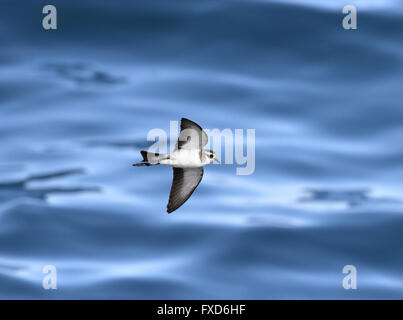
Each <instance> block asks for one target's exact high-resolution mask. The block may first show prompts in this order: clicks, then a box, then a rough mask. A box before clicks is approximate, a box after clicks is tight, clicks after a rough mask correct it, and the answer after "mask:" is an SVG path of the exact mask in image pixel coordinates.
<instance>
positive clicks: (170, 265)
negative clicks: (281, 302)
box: [0, 0, 403, 299]
mask: <svg viewBox="0 0 403 320" xmlns="http://www.w3.org/2000/svg"><path fill="white" fill-rule="evenodd" d="M349 3H350V4H355V5H356V6H357V10H358V30H344V29H343V28H342V19H343V17H344V15H343V14H342V8H343V6H344V5H346V3H345V1H326V3H323V1H319V0H317V1H314V0H310V1H308V0H306V1H305V0H300V1H297V0H295V1H292V0H289V1H269V0H250V1H242V0H203V1H189V0H170V1H156V0H148V1H129V0H119V1H113V2H112V1H99V0H98V1H95V0H87V1H76V0H70V1H62V0H52V1H51V4H53V5H55V6H56V7H57V10H58V29H57V30H53V31H45V30H44V29H43V28H42V17H43V15H42V8H43V6H44V5H46V4H49V3H48V1H47V2H45V1H22V0H6V1H2V3H1V10H0V48H1V49H0V119H1V123H0V148H1V149H0V150H1V151H0V298H1V299H15V298H16V299H32V298H34V299H107V298H112V299H319V298H320V299H363V298H369V299H401V298H403V251H402V250H401V244H402V237H403V196H402V191H403V187H402V183H401V182H402V177H403V166H402V159H403V147H402V136H403V125H402V124H403V105H402V101H403V90H402V72H403V42H402V41H401V39H402V38H401V36H402V32H403V19H402V18H403V4H402V2H401V1H369V0H368V1H364V0H362V1H349ZM181 117H186V118H189V119H192V120H194V121H196V122H197V123H199V124H200V125H202V126H203V127H206V128H219V129H224V128H230V129H235V128H240V129H245V130H246V129H248V128H251V129H256V169H255V172H254V173H253V174H252V175H247V176H240V175H236V167H237V165H236V164H234V165H221V166H218V165H214V166H208V167H207V168H206V170H205V174H204V178H203V181H202V183H201V184H200V186H199V187H198V189H197V190H196V191H195V193H194V195H193V196H192V197H191V199H190V200H189V201H188V202H187V203H186V204H185V205H184V206H183V207H181V208H180V209H179V210H177V211H175V212H174V213H173V214H170V215H168V214H166V212H165V210H166V203H167V200H168V195H169V189H170V185H171V179H172V173H171V169H170V168H167V167H164V166H155V167H141V168H134V167H132V166H131V164H132V163H134V162H137V161H139V160H141V157H140V155H139V150H141V149H144V148H147V146H149V145H150V142H147V132H148V131H149V130H151V129H153V128H162V129H164V130H169V123H170V121H172V120H179V119H180V118H181ZM46 265H54V266H55V267H56V269H57V289H56V290H44V289H43V287H42V280H43V278H44V276H45V275H44V274H43V273H42V270H43V267H44V266H46ZM346 265H353V266H355V267H356V269H357V289H356V290H346V289H344V288H343V286H342V281H343V278H344V276H345V274H343V273H342V270H343V267H344V266H346Z"/></svg>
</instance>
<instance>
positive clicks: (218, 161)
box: [213, 157, 221, 163]
mask: <svg viewBox="0 0 403 320" xmlns="http://www.w3.org/2000/svg"><path fill="white" fill-rule="evenodd" d="M213 160H214V161H215V162H217V163H221V162H220V160H218V159H217V158H216V157H214V159H213Z"/></svg>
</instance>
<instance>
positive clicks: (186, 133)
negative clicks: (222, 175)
mask: <svg viewBox="0 0 403 320" xmlns="http://www.w3.org/2000/svg"><path fill="white" fill-rule="evenodd" d="M207 143H208V136H207V134H206V133H205V132H204V131H203V129H202V128H201V127H200V126H199V125H198V124H197V123H195V122H193V121H191V120H189V119H186V118H182V119H181V132H180V134H179V138H178V141H177V142H176V145H175V150H178V149H188V150H192V149H197V150H201V149H203V147H204V146H205V145H206V144H207Z"/></svg>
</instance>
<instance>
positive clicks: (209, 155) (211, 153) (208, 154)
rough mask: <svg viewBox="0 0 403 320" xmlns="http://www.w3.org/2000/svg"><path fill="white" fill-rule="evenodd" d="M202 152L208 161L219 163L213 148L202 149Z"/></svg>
mask: <svg viewBox="0 0 403 320" xmlns="http://www.w3.org/2000/svg"><path fill="white" fill-rule="evenodd" d="M204 154H205V155H206V157H207V158H208V159H209V160H210V163H212V162H214V161H215V162H217V163H220V160H218V158H217V156H216V154H215V152H214V151H213V150H204Z"/></svg>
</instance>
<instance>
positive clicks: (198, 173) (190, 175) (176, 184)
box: [167, 167, 203, 213]
mask: <svg viewBox="0 0 403 320" xmlns="http://www.w3.org/2000/svg"><path fill="white" fill-rule="evenodd" d="M173 169H174V178H173V181H172V187H171V193H170V194H169V201H168V205H167V212H168V213H171V212H173V211H175V210H176V209H178V208H179V207H180V206H181V205H182V204H184V203H185V202H186V200H187V199H189V198H190V196H191V195H192V193H193V191H195V189H196V187H197V186H198V185H199V183H200V181H201V179H202V178H203V167H200V168H185V169H183V168H173Z"/></svg>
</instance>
